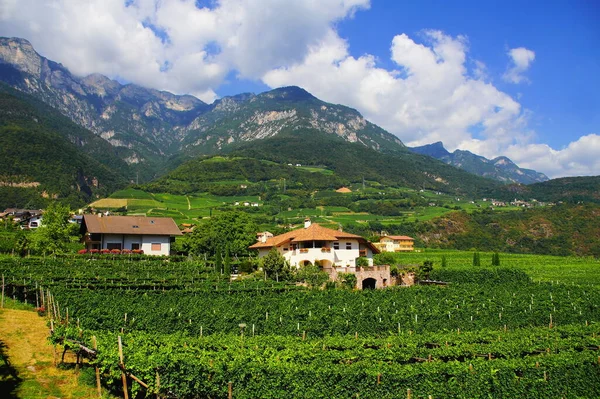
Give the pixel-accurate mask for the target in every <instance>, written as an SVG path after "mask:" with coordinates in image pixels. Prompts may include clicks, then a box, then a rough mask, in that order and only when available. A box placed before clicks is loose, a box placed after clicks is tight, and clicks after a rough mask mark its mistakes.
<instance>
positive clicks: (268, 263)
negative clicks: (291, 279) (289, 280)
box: [261, 247, 287, 280]
mask: <svg viewBox="0 0 600 399" xmlns="http://www.w3.org/2000/svg"><path fill="white" fill-rule="evenodd" d="M261 264H262V268H263V271H264V272H265V277H268V278H274V279H276V280H279V279H280V278H282V277H286V276H285V268H286V266H287V261H286V260H285V258H284V257H283V255H281V254H280V253H279V251H277V248H275V247H273V248H271V250H270V251H269V253H268V254H267V255H266V256H265V257H264V258H262V259H261Z"/></svg>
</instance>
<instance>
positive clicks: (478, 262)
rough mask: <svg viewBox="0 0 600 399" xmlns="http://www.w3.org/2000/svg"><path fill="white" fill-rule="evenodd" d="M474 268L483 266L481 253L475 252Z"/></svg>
mask: <svg viewBox="0 0 600 399" xmlns="http://www.w3.org/2000/svg"><path fill="white" fill-rule="evenodd" d="M473 266H481V259H480V257H479V252H473Z"/></svg>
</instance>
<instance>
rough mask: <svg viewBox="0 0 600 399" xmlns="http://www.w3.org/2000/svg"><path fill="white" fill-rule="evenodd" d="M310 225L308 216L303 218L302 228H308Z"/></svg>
mask: <svg viewBox="0 0 600 399" xmlns="http://www.w3.org/2000/svg"><path fill="white" fill-rule="evenodd" d="M309 227H310V218H306V219H304V228H305V229H308V228H309Z"/></svg>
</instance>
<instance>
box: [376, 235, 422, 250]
mask: <svg viewBox="0 0 600 399" xmlns="http://www.w3.org/2000/svg"><path fill="white" fill-rule="evenodd" d="M414 244H415V239H414V238H412V237H408V236H383V237H381V238H380V239H379V242H378V243H377V244H375V246H376V247H377V248H379V250H381V251H382V252H410V251H414V250H415V247H414Z"/></svg>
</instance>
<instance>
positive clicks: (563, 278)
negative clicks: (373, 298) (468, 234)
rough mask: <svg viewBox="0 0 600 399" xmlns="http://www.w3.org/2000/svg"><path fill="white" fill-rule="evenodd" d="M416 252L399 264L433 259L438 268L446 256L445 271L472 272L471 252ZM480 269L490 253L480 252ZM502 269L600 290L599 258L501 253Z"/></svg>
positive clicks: (486, 264)
mask: <svg viewBox="0 0 600 399" xmlns="http://www.w3.org/2000/svg"><path fill="white" fill-rule="evenodd" d="M417 251H418V252H408V253H402V254H396V255H395V256H396V259H397V260H398V262H399V263H400V264H422V263H423V262H424V261H425V260H432V261H433V263H434V266H435V267H440V266H441V264H442V257H446V262H447V268H448V269H454V270H472V269H473V266H472V264H473V252H470V251H451V250H435V249H417ZM480 258H481V268H485V267H491V259H492V253H491V252H480ZM500 259H501V263H500V265H501V267H503V268H515V269H519V270H522V271H524V272H525V273H527V274H528V275H529V276H531V278H532V279H533V280H534V281H536V282H550V283H558V284H572V285H573V284H579V285H592V286H596V287H600V259H594V258H592V257H576V256H546V255H523V254H509V253H501V254H500Z"/></svg>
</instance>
